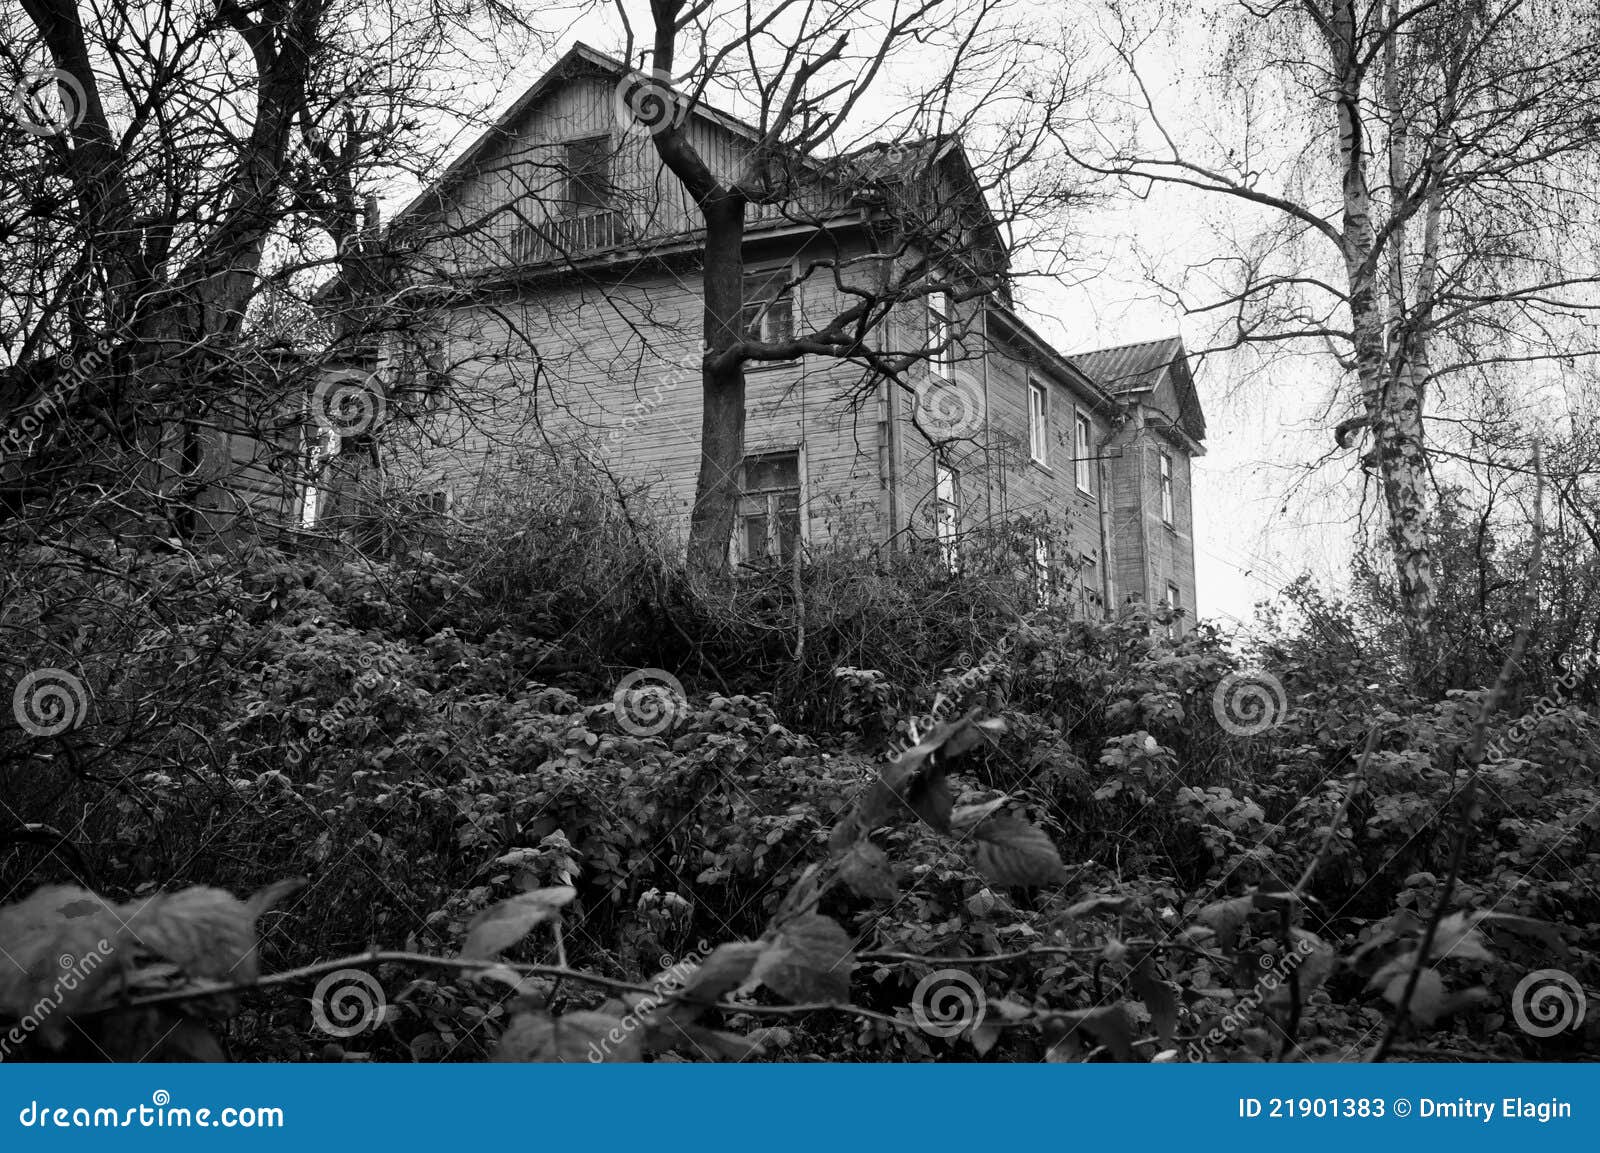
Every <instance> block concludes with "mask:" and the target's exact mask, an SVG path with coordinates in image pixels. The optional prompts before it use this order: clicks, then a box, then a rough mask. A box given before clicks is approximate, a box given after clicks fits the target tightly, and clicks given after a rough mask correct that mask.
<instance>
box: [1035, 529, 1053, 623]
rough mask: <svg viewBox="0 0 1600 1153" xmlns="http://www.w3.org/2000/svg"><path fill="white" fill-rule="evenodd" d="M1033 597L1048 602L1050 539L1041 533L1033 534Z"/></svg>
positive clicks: (1046, 603)
mask: <svg viewBox="0 0 1600 1153" xmlns="http://www.w3.org/2000/svg"><path fill="white" fill-rule="evenodd" d="M1033 599H1034V600H1035V601H1036V602H1037V603H1039V604H1041V605H1048V604H1049V603H1050V539H1049V538H1048V537H1046V536H1045V535H1044V534H1043V533H1035V534H1034V536H1033Z"/></svg>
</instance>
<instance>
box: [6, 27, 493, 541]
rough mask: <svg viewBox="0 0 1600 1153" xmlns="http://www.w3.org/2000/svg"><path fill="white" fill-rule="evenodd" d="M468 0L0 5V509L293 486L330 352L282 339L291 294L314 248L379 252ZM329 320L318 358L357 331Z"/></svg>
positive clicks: (188, 500) (116, 514)
mask: <svg viewBox="0 0 1600 1153" xmlns="http://www.w3.org/2000/svg"><path fill="white" fill-rule="evenodd" d="M480 15H481V13H480V12H479V11H478V10H476V9H475V8H474V7H473V6H472V4H471V3H470V0H469V2H464V3H462V4H456V5H439V4H434V3H430V2H427V0H422V2H418V3H411V0H393V2H390V3H381V4H378V5H368V4H364V3H358V2H356V0H244V2H241V0H215V2H213V3H203V4H200V5H193V4H183V3H175V2H172V0H161V2H158V3H155V4H147V5H135V6H128V5H122V4H101V3H98V2H95V0H90V2H88V3H84V4H80V2H79V0H24V2H23V4H22V12H21V14H20V15H17V14H14V13H11V14H7V15H6V16H4V17H0V31H3V33H4V36H3V37H0V67H3V69H4V71H5V72H7V73H9V74H10V75H9V77H8V80H7V83H6V84H5V85H4V87H5V88H6V89H7V90H8V91H10V90H11V89H13V87H14V88H15V93H16V95H15V96H14V97H13V99H12V101H11V103H10V105H9V106H8V107H6V108H5V109H3V110H0V141H3V144H4V155H5V157H6V159H5V160H4V161H3V162H0V270H3V272H4V273H5V275H4V276H3V277H0V280H3V281H4V285H3V287H0V436H3V438H4V439H3V441H0V523H4V522H5V521H7V520H11V519H12V518H16V517H18V516H20V515H22V514H24V513H26V514H27V515H28V517H29V518H30V520H31V522H32V523H33V524H34V525H35V526H37V525H38V524H40V523H42V518H45V517H48V516H51V515H59V517H60V518H61V519H62V520H63V522H64V523H72V522H73V520H74V519H75V518H78V517H81V516H82V515H83V513H84V511H85V509H87V510H89V511H90V512H91V514H92V515H93V516H95V517H96V518H98V519H100V520H102V521H110V522H113V523H117V524H119V525H126V524H127V523H129V522H137V521H140V520H141V519H149V518H153V523H152V524H149V525H147V526H146V527H147V528H150V529H152V530H153V531H154V532H155V535H157V536H174V535H176V536H183V535H185V533H186V531H187V530H188V529H189V528H192V527H196V515H197V514H199V515H201V516H204V515H205V513H206V511H207V509H206V508H205V507H204V506H205V505H206V504H208V503H209V504H212V505H221V504H226V503H228V502H229V501H233V502H234V503H238V500H239V492H240V491H241V486H242V488H243V489H248V488H249V485H250V482H251V479H252V478H253V479H254V483H256V484H257V485H258V486H264V487H267V488H271V487H276V488H278V489H282V488H283V487H285V484H284V482H288V487H289V488H291V489H292V487H293V483H292V482H293V477H294V473H295V471H296V469H297V452H296V449H297V447H298V443H299V437H300V432H301V427H302V426H303V424H304V423H305V410H306V398H307V394H308V389H309V386H310V385H311V384H312V382H314V381H315V380H317V378H318V376H319V374H320V373H321V372H322V369H323V362H324V361H325V360H326V359H327V357H318V356H316V355H311V356H309V357H308V356H307V355H306V349H305V348H304V347H297V348H295V349H290V348H288V347H287V343H288V341H289V338H290V336H291V335H292V333H293V332H294V331H297V330H296V326H297V325H298V326H299V327H300V329H303V328H304V326H305V325H307V324H314V323H315V321H314V319H313V318H312V317H311V316H310V314H309V313H308V311H307V309H306V308H305V304H306V301H305V297H306V296H307V295H308V294H309V291H310V287H311V285H312V283H313V282H314V281H315V280H316V279H318V278H317V276H316V270H317V268H318V267H322V268H324V269H325V268H326V266H328V265H330V264H337V265H338V266H340V267H342V268H343V269H344V270H345V272H346V273H347V275H348V276H349V277H350V278H351V279H353V280H360V279H361V278H362V277H367V278H368V280H370V279H371V277H372V276H373V275H376V270H378V269H380V268H381V265H382V261H381V260H380V259H379V258H378V257H379V253H378V252H377V248H376V245H377V240H378V232H377V229H376V228H374V227H373V225H374V224H375V221H374V220H373V216H374V215H375V213H374V210H373V206H372V193H374V192H375V191H376V190H377V189H378V188H379V187H381V182H382V181H384V180H386V179H392V178H393V177H394V176H396V175H397V174H402V173H404V172H406V171H407V170H421V169H425V168H427V167H429V166H430V164H431V162H432V159H433V151H434V148H435V147H437V145H429V144H428V143H427V140H428V137H429V135H430V133H429V131H428V128H429V124H428V122H429V121H430V120H432V119H435V116H434V114H435V112H436V111H438V109H439V108H440V107H441V102H440V101H439V100H438V99H437V92H438V90H440V89H445V90H447V91H448V92H449V98H450V102H451V103H458V102H459V97H458V96H457V95H456V93H455V86H454V85H453V84H447V83H446V82H445V81H444V80H443V77H444V62H445V61H451V66H452V67H459V61H458V60H452V57H454V56H455V55H456V53H457V52H458V50H459V48H460V41H461V40H462V39H463V37H465V38H468V39H472V38H473V34H471V33H464V32H462V31H461V30H460V29H461V28H462V27H463V26H468V25H470V24H471V22H472V21H474V20H476V19H477V18H478V17H479V16H480ZM490 24H491V26H492V24H493V21H492V20H491V21H490ZM481 27H482V26H481V25H480V28H481ZM491 30H493V29H492V27H491ZM507 43H509V44H512V45H513V46H514V45H515V44H516V43H517V40H516V38H514V37H513V38H510V39H508V40H507ZM368 319H369V320H370V319H371V317H370V316H369V317H368ZM398 322H400V321H397V320H396V319H395V317H394V316H393V315H390V316H389V317H388V318H387V319H386V320H385V321H384V323H398ZM342 327H343V328H344V329H345V332H346V335H345V338H344V339H343V341H342V342H340V341H335V342H334V343H333V344H332V345H331V355H333V356H341V355H345V354H348V353H349V352H350V351H351V350H352V348H353V347H356V346H362V345H365V346H370V344H371V343H372V341H373V340H374V339H375V338H374V336H373V334H372V333H371V332H370V331H369V332H366V333H364V334H363V333H361V332H359V331H357V330H359V329H360V328H362V325H361V324H349V323H347V324H344V325H343V326H342ZM240 443H247V444H250V445H254V446H255V448H254V449H251V450H250V451H249V452H246V453H243V454H242V455H244V456H245V457H247V458H248V457H253V459H245V460H242V461H241V460H240V459H239V457H240V456H241V450H240V449H239V445H240ZM235 466H238V467H237V468H235ZM230 469H234V470H235V471H242V472H245V473H248V474H250V476H248V477H246V478H244V480H243V481H242V482H241V483H240V484H235V483H230V479H231V480H238V478H228V477H226V476H224V475H223V474H224V473H226V472H228V471H229V470H230ZM202 498H204V499H202ZM246 504H248V500H247V501H246ZM242 511H245V512H248V511H249V509H248V508H246V509H244V510H242Z"/></svg>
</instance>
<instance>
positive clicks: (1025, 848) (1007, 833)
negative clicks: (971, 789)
mask: <svg viewBox="0 0 1600 1153" xmlns="http://www.w3.org/2000/svg"><path fill="white" fill-rule="evenodd" d="M976 835H977V838H978V841H977V846H976V849H977V864H978V871H979V872H981V873H982V874H983V875H984V876H985V877H987V878H988V879H989V880H990V881H993V882H994V883H995V884H997V885H1044V884H1048V883H1050V882H1051V881H1055V880H1059V879H1060V878H1061V877H1063V876H1064V875H1065V872H1066V870H1065V869H1064V868H1063V866H1062V864H1061V854H1060V853H1058V852H1056V847H1055V845H1054V844H1053V843H1052V842H1051V840H1050V838H1049V837H1048V836H1047V835H1046V834H1045V831H1044V830H1043V829H1041V828H1038V827H1037V826H1035V825H1030V824H1028V823H1027V822H1026V821H1019V820H1017V819H1016V818H1015V817H990V818H989V819H988V820H987V821H984V822H983V824H981V825H979V826H978V828H977V834H976Z"/></svg>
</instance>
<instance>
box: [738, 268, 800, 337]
mask: <svg viewBox="0 0 1600 1153" xmlns="http://www.w3.org/2000/svg"><path fill="white" fill-rule="evenodd" d="M789 276H790V273H789V266H788V265H783V266H782V267H779V268H770V269H766V270H764V271H759V272H746V273H745V277H744V297H743V299H744V319H743V323H744V338H745V339H746V340H760V341H765V342H767V343H769V344H770V343H774V342H776V341H782V340H791V339H793V337H794V286H793V285H791V284H790V283H789Z"/></svg>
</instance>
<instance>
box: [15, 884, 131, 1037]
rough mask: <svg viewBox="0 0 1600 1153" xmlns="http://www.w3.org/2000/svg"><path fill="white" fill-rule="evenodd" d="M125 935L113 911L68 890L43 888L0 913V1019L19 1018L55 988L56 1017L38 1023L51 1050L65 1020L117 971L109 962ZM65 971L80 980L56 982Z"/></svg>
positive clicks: (87, 894)
mask: <svg viewBox="0 0 1600 1153" xmlns="http://www.w3.org/2000/svg"><path fill="white" fill-rule="evenodd" d="M126 933H127V930H126V929H125V928H124V927H123V924H122V918H121V916H120V915H119V914H118V912H117V911H116V909H115V907H114V906H112V905H111V904H110V903H108V902H106V901H104V900H102V899H101V898H100V897H98V896H96V895H95V894H94V893H91V892H89V891H88V890H87V889H80V888H77V887H76V886H73V885H47V886H45V887H43V888H41V889H37V890H35V891H34V892H33V893H32V894H30V895H29V896H28V897H27V898H26V899H25V900H23V901H21V902H19V903H18V904H15V905H8V906H6V907H4V908H0V943H3V944H4V947H5V950H6V954H7V956H6V957H5V958H3V959H0V1016H5V1017H9V1018H11V1019H12V1020H19V1019H21V1018H22V1017H24V1016H26V1015H27V1014H28V1012H29V1011H30V1010H31V1009H32V1008H33V1006H34V1005H36V1004H38V1002H39V1001H40V999H41V998H42V997H43V996H45V995H46V994H50V993H52V990H54V989H55V987H56V986H57V985H60V986H61V988H60V993H59V996H60V998H61V1001H60V1004H59V1005H58V1007H57V1008H58V1012H56V1013H53V1014H50V1015H49V1016H48V1017H46V1018H44V1019H43V1020H42V1021H41V1022H40V1033H41V1039H42V1040H44V1041H45V1042H46V1043H48V1044H51V1045H54V1044H55V1043H56V1042H57V1041H59V1040H60V1039H61V1038H62V1036H63V1035H64V1030H65V1028H66V1023H67V1017H68V1015H69V1014H71V1013H72V1012H73V1011H75V1010H76V1009H78V1008H80V1007H82V1006H84V1005H87V1004H89V1003H91V1001H92V999H93V998H94V995H95V994H96V993H97V992H98V991H99V989H100V987H101V986H102V985H104V984H105V982H106V981H107V980H108V979H109V978H110V977H111V976H112V975H113V974H114V973H116V972H117V968H118V967H117V966H116V965H113V964H111V963H110V960H111V957H112V955H113V954H114V953H115V952H116V951H117V950H118V949H119V947H120V946H121V944H122V942H123V940H124V938H125V937H126ZM63 962H65V963H63ZM68 972H74V973H77V974H79V977H80V979H79V980H77V981H76V982H74V987H73V988H71V989H68V988H66V985H65V983H64V982H62V981H61V978H62V975H63V974H64V973H68Z"/></svg>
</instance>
